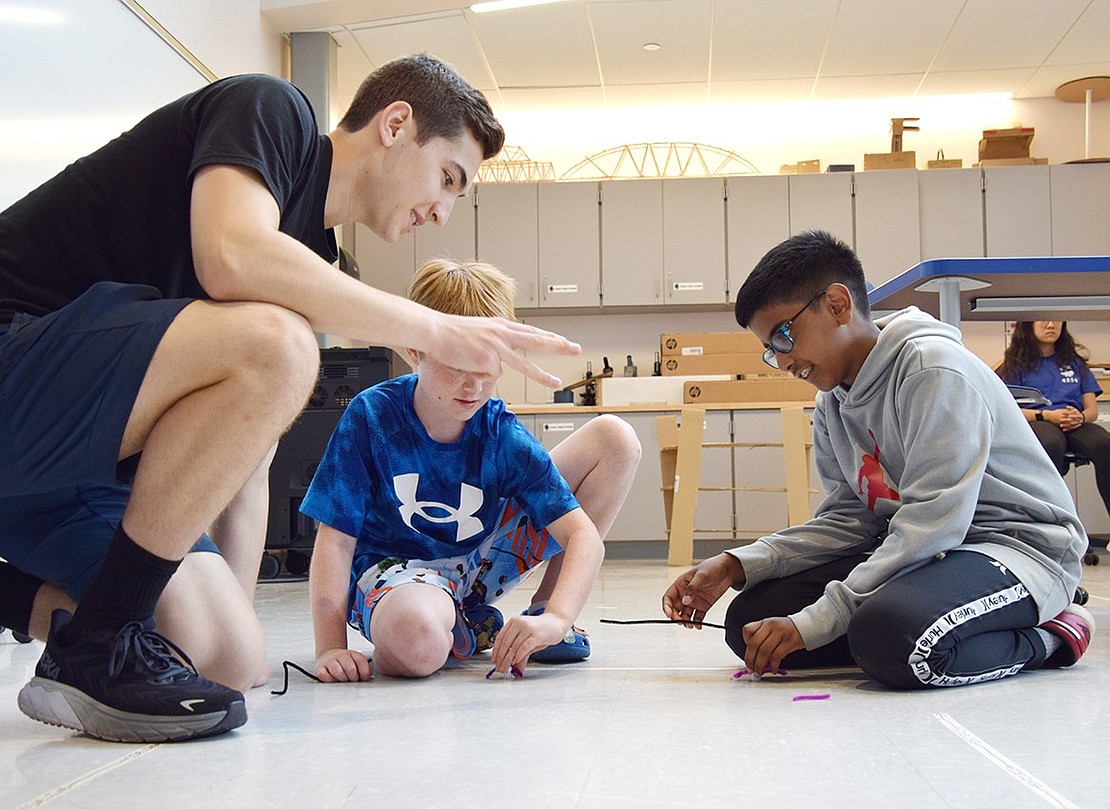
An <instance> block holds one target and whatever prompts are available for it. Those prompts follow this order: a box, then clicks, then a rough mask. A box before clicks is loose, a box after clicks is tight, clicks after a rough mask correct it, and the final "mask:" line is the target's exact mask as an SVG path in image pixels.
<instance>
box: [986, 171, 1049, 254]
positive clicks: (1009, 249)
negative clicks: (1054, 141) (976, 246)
mask: <svg viewBox="0 0 1110 809" xmlns="http://www.w3.org/2000/svg"><path fill="white" fill-rule="evenodd" d="M983 182H984V186H985V188H986V191H985V192H984V209H985V210H986V232H987V255H988V256H1009V257H1015V256H1050V255H1052V225H1051V222H1052V210H1051V204H1050V202H1049V181H1048V166H995V167H993V168H985V169H983Z"/></svg>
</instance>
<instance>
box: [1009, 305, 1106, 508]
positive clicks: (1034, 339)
mask: <svg viewBox="0 0 1110 809" xmlns="http://www.w3.org/2000/svg"><path fill="white" fill-rule="evenodd" d="M1089 358H1090V356H1089V355H1088V353H1087V350H1086V348H1084V347H1083V346H1082V345H1081V344H1079V343H1076V342H1075V340H1073V339H1072V336H1071V335H1070V334H1069V333H1068V324H1067V322H1066V321H1062V320H1034V321H1027V320H1026V321H1020V322H1019V323H1018V324H1017V327H1016V328H1015V329H1014V334H1013V337H1012V338H1011V339H1010V345H1009V347H1007V349H1006V354H1005V356H1004V357H1003V358H1002V364H1001V365H1000V366H999V367H998V375H999V376H1000V377H1002V379H1003V380H1004V381H1005V382H1006V384H1007V385H1024V386H1026V387H1030V388H1036V389H1037V390H1039V391H1040V392H1041V393H1042V394H1043V395H1044V397H1045V399H1047V400H1048V404H1045V405H1030V404H1025V405H1023V406H1022V413H1024V414H1025V418H1026V420H1028V422H1029V425H1030V426H1031V427H1032V428H1033V432H1034V433H1036V435H1037V438H1038V439H1039V440H1040V442H1041V445H1042V446H1043V447H1044V448H1045V450H1046V451H1047V452H1048V456H1049V457H1050V458H1051V459H1052V462H1053V463H1054V464H1055V465H1056V468H1057V469H1059V470H1060V474H1061V475H1062V474H1064V473H1065V472H1067V471H1068V462H1067V461H1066V460H1065V459H1064V453H1065V452H1066V451H1067V450H1071V451H1072V452H1074V453H1076V454H1077V455H1082V456H1083V457H1084V458H1087V459H1088V460H1090V462H1091V464H1092V465H1093V466H1094V468H1095V481H1096V483H1097V484H1098V491H1099V494H1100V495H1101V496H1102V502H1103V504H1104V505H1105V506H1106V509H1107V513H1110V433H1107V432H1106V430H1104V429H1103V428H1102V427H1101V426H1099V425H1098V424H1096V423H1095V421H1096V419H1097V418H1098V402H1097V400H1096V397H1097V396H1098V395H1099V394H1100V393H1102V388H1100V387H1099V385H1098V382H1096V381H1095V377H1094V374H1092V373H1091V370H1090V368H1088V367H1087V363H1086V362H1085V361H1084V360H1086V359H1089Z"/></svg>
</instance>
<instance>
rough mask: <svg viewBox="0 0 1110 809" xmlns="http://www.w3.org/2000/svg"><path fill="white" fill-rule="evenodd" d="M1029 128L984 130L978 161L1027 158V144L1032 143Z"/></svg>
mask: <svg viewBox="0 0 1110 809" xmlns="http://www.w3.org/2000/svg"><path fill="white" fill-rule="evenodd" d="M1033 134H1034V130H1033V127H1031V126H1023V127H1014V128H1013V129H984V130H983V139H982V140H981V141H979V161H980V162H982V161H983V160H997V159H1004V158H1009V157H1029V144H1031V143H1032V142H1033Z"/></svg>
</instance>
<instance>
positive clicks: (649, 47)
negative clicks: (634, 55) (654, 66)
mask: <svg viewBox="0 0 1110 809" xmlns="http://www.w3.org/2000/svg"><path fill="white" fill-rule="evenodd" d="M662 48H663V46H662V45H660V44H659V43H658V42H645V43H644V50H645V51H658V50H661V49H662Z"/></svg>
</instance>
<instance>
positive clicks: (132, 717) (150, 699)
mask: <svg viewBox="0 0 1110 809" xmlns="http://www.w3.org/2000/svg"><path fill="white" fill-rule="evenodd" d="M70 617H71V616H70V614H69V613H68V612H65V611H64V610H55V611H54V614H53V616H52V620H51V626H50V638H49V640H48V641H47V643H46V650H45V651H44V652H43V653H42V657H41V658H39V662H38V666H36V668H35V676H34V677H33V678H32V679H31V681H30V682H29V683H27V685H25V686H23V689H22V690H21V691H20V692H19V709H20V710H21V711H23V713H25V714H27V716H29V717H31V718H32V719H37V720H38V721H40V722H45V723H46V724H48V725H58V726H60V727H65V728H72V729H73V730H78V731H81V732H82V733H87V734H88V735H90V736H96V737H97V738H99V739H106V740H108V741H113V742H145V743H150V742H172V741H182V740H185V739H195V738H198V737H201V736H215V735H217V734H220V733H224V732H226V731H229V730H231V729H233V728H237V727H239V726H240V725H242V724H243V723H244V722H246V721H247V709H246V705H245V703H244V702H243V695H242V694H240V693H239V692H238V691H235V690H234V689H231V688H226V687H224V686H222V685H219V684H218V683H214V682H211V681H210V680H206V679H204V678H203V677H201V676H200V675H199V674H197V672H196V669H195V668H193V664H192V662H191V661H190V660H189V658H188V657H187V656H186V655H185V654H184V653H183V652H182V651H181V650H180V649H178V648H177V647H176V646H174V644H172V643H171V642H170V641H168V640H167V639H166V638H164V637H162V636H161V635H159V634H158V633H157V632H155V631H154V630H153V625H154V622H153V621H146V622H139V621H132V622H131V623H129V624H127V625H126V626H124V627H123V628H122V629H120V630H119V631H118V632H111V631H104V632H95V633H92V634H90V635H87V636H86V637H83V638H77V639H75V640H73V641H71V642H69V643H63V642H62V639H61V634H62V630H64V629H65V627H66V626H67V625H68V624H69V621H70ZM174 652H177V654H179V655H180V656H181V658H182V660H184V661H185V664H182V662H181V660H179V659H178V658H177V657H175V656H174Z"/></svg>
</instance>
